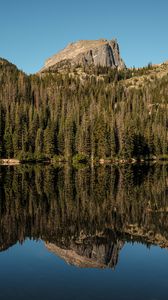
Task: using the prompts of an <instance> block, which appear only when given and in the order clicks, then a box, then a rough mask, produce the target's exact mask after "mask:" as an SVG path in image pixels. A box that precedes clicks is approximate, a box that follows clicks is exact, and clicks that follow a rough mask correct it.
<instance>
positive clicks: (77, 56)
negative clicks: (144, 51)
mask: <svg viewBox="0 0 168 300" xmlns="http://www.w3.org/2000/svg"><path fill="white" fill-rule="evenodd" d="M64 64H65V65H70V66H75V65H83V66H86V65H94V66H103V67H112V68H119V69H123V68H125V63H124V61H123V60H122V58H121V56H120V50H119V45H118V43H117V41H116V40H106V39H100V40H95V41H92V40H82V41H78V42H76V43H71V44H69V45H68V46H67V47H66V48H65V49H64V50H62V51H60V52H59V53H57V54H56V55H54V56H52V57H51V58H49V59H48V60H47V61H46V63H45V66H44V68H43V69H42V70H41V71H46V70H48V69H51V70H52V69H54V68H57V67H59V66H63V65H64Z"/></svg>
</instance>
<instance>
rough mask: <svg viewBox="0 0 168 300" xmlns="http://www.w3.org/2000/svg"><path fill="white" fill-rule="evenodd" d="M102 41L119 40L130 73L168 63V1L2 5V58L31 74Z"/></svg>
mask: <svg viewBox="0 0 168 300" xmlns="http://www.w3.org/2000/svg"><path fill="white" fill-rule="evenodd" d="M99 38H106V39H112V38H116V39H117V40H118V43H119V45H120V51H121V56H122V58H123V59H124V61H125V63H126V65H127V66H128V67H133V66H135V67H141V66H145V65H147V64H148V63H153V64H155V63H161V62H164V61H166V60H168V0H158V1H157V0H141V1H137V0H134V1H133V0H115V1H113V0H97V1H96V0H83V1H81V0H0V57H3V58H6V59H8V60H9V61H10V62H12V63H14V64H16V65H17V66H18V68H19V69H21V70H23V71H24V72H26V73H28V74H29V73H35V72H37V71H38V70H39V69H40V68H41V67H42V66H43V65H44V61H45V60H46V59H47V58H48V57H50V56H52V55H53V54H55V53H57V52H58V51H59V50H61V49H63V48H65V46H66V45H67V44H69V43H70V42H75V41H77V40H84V39H88V40H90V39H99Z"/></svg>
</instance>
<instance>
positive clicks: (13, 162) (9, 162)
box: [0, 157, 168, 166]
mask: <svg viewBox="0 0 168 300" xmlns="http://www.w3.org/2000/svg"><path fill="white" fill-rule="evenodd" d="M70 162H71V163H72V164H73V161H72V160H71V161H68V160H65V159H62V160H61V159H60V160H56V161H55V160H53V159H32V160H19V159H15V158H3V159H0V166H17V165H24V164H38V163H41V164H56V163H58V164H59V163H70ZM150 162H151V163H157V162H168V158H157V157H153V158H142V159H135V158H130V159H124V158H121V159H119V158H117V159H104V158H101V159H97V160H94V161H92V160H91V161H90V160H88V161H86V162H82V161H77V162H76V163H77V164H79V165H80V164H86V165H87V164H91V165H92V166H93V165H96V164H100V165H114V164H119V165H126V164H129V165H130V164H142V163H150Z"/></svg>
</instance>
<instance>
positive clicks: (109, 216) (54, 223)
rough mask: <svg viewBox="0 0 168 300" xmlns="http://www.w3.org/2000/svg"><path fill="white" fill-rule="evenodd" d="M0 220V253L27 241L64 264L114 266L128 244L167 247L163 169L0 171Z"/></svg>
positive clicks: (167, 193)
mask: <svg viewBox="0 0 168 300" xmlns="http://www.w3.org/2000/svg"><path fill="white" fill-rule="evenodd" d="M0 220H1V222H0V233H1V234H0V251H4V250H6V249H8V248H9V247H11V246H12V245H14V244H15V243H17V241H19V242H20V243H22V242H23V241H24V240H25V238H26V237H29V238H33V239H42V240H43V241H45V244H46V247H47V249H48V250H49V251H52V252H53V253H55V254H56V255H58V256H60V257H61V258H63V259H64V260H66V261H67V262H68V263H69V264H73V265H76V266H79V267H89V268H106V267H108V268H115V266H116V265H117V262H118V258H119V252H120V250H121V249H122V248H123V246H124V244H125V242H127V241H131V242H141V243H144V244H146V245H147V246H148V247H150V245H151V244H154V245H159V246H160V247H165V248H167V247H168V230H167V229H168V166H166V165H165V166H164V165H158V166H156V165H153V166H144V165H142V166H137V165H129V166H122V167H117V166H111V167H108V166H107V167H103V166H101V167H96V168H94V169H90V168H89V167H86V168H84V169H80V170H75V169H74V168H71V167H70V166H68V165H65V166H63V167H52V166H39V165H36V166H30V165H29V166H26V165H24V166H20V167H3V166H1V167H0Z"/></svg>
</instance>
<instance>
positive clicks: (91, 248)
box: [46, 237, 124, 268]
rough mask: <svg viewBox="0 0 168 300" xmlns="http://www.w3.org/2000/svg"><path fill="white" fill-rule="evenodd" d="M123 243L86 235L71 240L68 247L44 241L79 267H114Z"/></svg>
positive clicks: (56, 252)
mask: <svg viewBox="0 0 168 300" xmlns="http://www.w3.org/2000/svg"><path fill="white" fill-rule="evenodd" d="M123 244H124V243H123V242H122V241H116V242H113V241H112V240H110V239H109V240H108V238H105V237H89V238H87V237H86V238H80V239H78V240H76V241H71V242H70V245H69V246H68V247H65V246H64V245H59V246H57V245H56V244H54V243H46V247H47V249H48V250H49V251H51V252H53V253H55V254H56V255H58V256H59V257H61V258H62V259H64V260H65V261H66V262H67V263H68V264H71V265H75V266H77V267H80V268H106V267H108V268H114V267H115V266H116V264H117V262H118V255H119V251H120V250H121V248H122V247H123Z"/></svg>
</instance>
